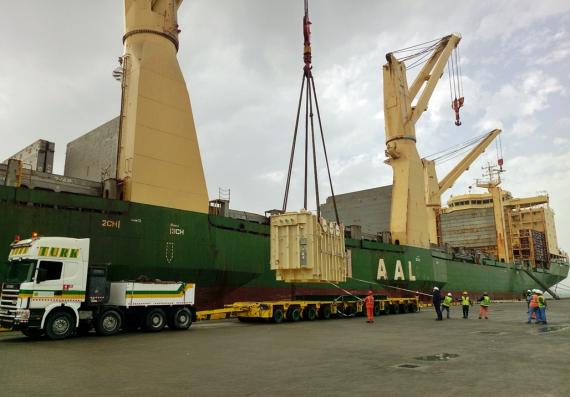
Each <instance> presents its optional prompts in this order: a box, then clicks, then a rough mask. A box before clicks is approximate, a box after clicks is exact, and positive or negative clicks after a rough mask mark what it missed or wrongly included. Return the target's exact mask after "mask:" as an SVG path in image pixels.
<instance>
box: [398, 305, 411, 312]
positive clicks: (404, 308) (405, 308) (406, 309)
mask: <svg viewBox="0 0 570 397" xmlns="http://www.w3.org/2000/svg"><path fill="white" fill-rule="evenodd" d="M400 312H402V313H409V312H410V306H408V305H407V304H406V303H403V304H402V305H400Z"/></svg>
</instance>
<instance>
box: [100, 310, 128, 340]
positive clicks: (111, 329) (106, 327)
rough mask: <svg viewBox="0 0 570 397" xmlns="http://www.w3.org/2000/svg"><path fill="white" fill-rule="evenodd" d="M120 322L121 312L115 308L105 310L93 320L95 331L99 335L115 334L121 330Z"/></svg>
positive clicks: (121, 320)
mask: <svg viewBox="0 0 570 397" xmlns="http://www.w3.org/2000/svg"><path fill="white" fill-rule="evenodd" d="M122 324H123V318H122V317H121V313H119V312H118V311H117V310H115V309H109V310H105V311H104V312H103V313H101V314H100V315H98V316H97V319H96V320H95V332H97V335H101V336H110V335H115V334H117V333H119V331H120V330H121V325H122Z"/></svg>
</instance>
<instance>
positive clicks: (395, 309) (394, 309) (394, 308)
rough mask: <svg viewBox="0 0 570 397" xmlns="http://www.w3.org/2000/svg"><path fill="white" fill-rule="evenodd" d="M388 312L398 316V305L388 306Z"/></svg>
mask: <svg viewBox="0 0 570 397" xmlns="http://www.w3.org/2000/svg"><path fill="white" fill-rule="evenodd" d="M390 311H391V312H392V314H400V305H399V304H398V303H394V304H393V305H391V306H390Z"/></svg>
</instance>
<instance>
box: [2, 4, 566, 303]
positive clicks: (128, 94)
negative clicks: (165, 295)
mask: <svg viewBox="0 0 570 397" xmlns="http://www.w3.org/2000/svg"><path fill="white" fill-rule="evenodd" d="M180 4H181V1H179V0H178V1H174V0H157V1H153V2H148V1H139V0H126V1H125V21H126V30H125V35H124V37H123V41H124V44H125V55H124V56H123V57H122V58H121V67H120V68H119V69H118V70H117V73H116V75H117V77H118V78H119V79H120V81H121V87H122V93H121V94H122V101H121V109H120V116H119V118H118V119H116V120H115V121H114V122H111V124H113V123H114V124H113V125H116V141H115V145H114V149H113V148H112V149H109V148H108V147H106V148H105V150H106V158H108V159H109V164H108V166H110V167H108V166H105V167H103V166H102V165H101V164H100V162H101V161H102V160H101V158H97V159H96V162H97V165H98V167H99V168H100V169H103V168H104V169H105V171H106V177H105V178H103V177H100V179H99V180H98V181H97V180H89V178H87V177H85V176H84V175H81V173H82V172H83V173H85V172H87V173H88V172H89V171H85V170H88V169H89V167H86V162H91V163H90V164H93V161H94V160H93V159H90V158H88V157H90V156H91V157H92V156H93V154H94V153H95V154H97V147H96V145H95V144H94V143H93V142H91V143H89V146H88V148H87V149H86V150H85V151H84V152H83V155H79V156H76V158H75V159H76V160H77V161H78V163H77V164H75V166H74V167H75V168H76V170H78V171H77V173H75V174H74V173H73V170H71V169H70V172H69V173H68V172H67V168H68V166H67V161H66V175H54V174H52V173H49V172H46V170H48V169H49V167H47V166H46V165H45V164H43V165H42V167H43V168H39V166H38V167H37V168H34V167H33V166H32V167H29V166H28V164H27V163H26V161H25V160H24V159H22V158H11V159H9V160H8V161H7V163H6V164H1V165H0V258H7V257H8V252H9V249H10V243H11V242H12V241H13V240H14V238H15V236H16V235H18V236H20V237H22V238H27V237H28V236H31V235H32V233H39V234H41V235H43V236H62V237H75V238H86V237H89V238H90V239H91V249H90V256H91V258H90V261H91V262H92V263H97V264H107V265H109V269H110V277H111V279H112V280H125V279H136V278H140V277H150V278H153V279H162V280H185V281H192V282H194V283H196V284H197V290H196V304H197V306H198V307H200V308H213V307H220V306H221V305H223V304H226V303H231V302H234V301H244V300H253V301H259V300H276V299H296V298H300V297H303V298H306V297H323V296H326V297H337V296H341V295H346V294H354V295H363V294H365V293H366V291H368V290H369V289H372V290H374V291H375V293H376V294H379V295H404V296H406V295H409V294H412V295H414V294H416V293H418V292H420V293H427V294H429V292H430V291H431V290H432V288H433V287H434V286H438V287H440V288H441V289H443V290H445V291H451V292H456V291H463V290H468V291H470V292H471V293H473V294H477V293H481V292H483V291H487V292H489V293H490V294H492V296H493V298H495V299H501V298H513V297H519V296H520V295H521V294H522V293H523V292H524V291H526V290H527V289H530V288H543V289H546V288H548V287H550V286H552V285H554V284H556V283H557V282H559V281H561V280H563V279H564V278H566V277H567V275H568V260H567V258H566V257H565V256H564V255H560V256H557V257H553V256H551V257H548V258H546V260H545V261H543V262H542V263H541V264H540V266H537V265H536V264H533V263H530V262H528V261H524V260H522V259H521V258H518V259H517V260H515V258H514V257H513V256H512V255H507V256H506V258H507V259H508V260H505V256H504V255H505V254H504V252H503V254H501V252H498V253H496V255H493V254H487V255H473V256H468V255H467V256H466V255H462V254H460V253H458V251H457V250H453V249H450V247H448V246H445V245H443V244H442V242H441V241H438V240H437V239H438V236H437V234H438V232H437V230H438V229H437V222H436V223H434V224H435V228H434V230H435V231H434V232H433V234H434V235H435V236H433V238H434V239H435V240H436V241H432V238H431V237H432V230H431V229H430V228H429V226H428V223H429V221H430V219H431V218H430V216H429V215H426V214H429V211H430V210H428V208H431V207H430V203H429V201H428V204H426V202H425V196H424V188H425V186H426V183H427V182H425V181H424V180H423V176H422V175H423V171H421V167H422V165H421V161H420V159H419V157H417V152H414V151H415V137H414V138H413V139H411V138H410V137H411V136H412V135H413V136H415V132H413V131H412V132H413V134H412V135H410V134H411V133H410V132H409V131H408V132H405V133H401V132H398V131H397V130H398V128H397V124H398V122H399V121H398V120H396V119H395V118H393V117H387V153H389V156H390V161H389V162H390V165H391V166H392V167H393V168H394V175H395V177H394V185H393V187H392V198H391V200H392V205H391V213H390V215H389V216H390V217H391V219H390V222H389V225H390V230H389V231H387V232H385V233H383V234H382V233H381V234H380V235H376V236H373V237H370V236H366V235H363V234H362V233H359V231H358V227H357V226H358V225H351V227H348V228H347V232H346V239H345V247H346V250H347V261H346V266H347V269H348V275H349V277H348V278H347V280H346V281H345V282H342V283H332V282H326V280H324V281H323V282H320V283H287V282H284V281H277V280H276V276H275V271H273V270H270V263H269V262H270V238H269V237H270V226H269V223H270V214H265V215H254V214H247V213H241V212H236V211H232V210H231V209H229V207H228V201H227V200H224V199H223V198H218V199H216V200H212V201H209V200H208V194H207V191H206V187H205V181H204V174H203V170H202V163H201V158H200V152H199V148H198V142H197V139H196V130H195V127H194V121H193V116H192V110H191V106H190V100H189V97H188V93H187V89H186V85H185V83H184V79H183V77H182V74H181V72H180V68H179V66H178V62H177V59H176V52H177V50H178V45H179V42H178V34H179V32H180V31H179V29H178V23H177V10H178V7H179V6H180ZM457 42H458V38H457V37H456V36H446V37H445V38H443V39H442V40H441V41H439V42H438V43H437V46H434V47H433V51H434V54H433V56H432V58H431V59H432V60H433V62H431V61H429V60H428V63H429V64H432V65H431V66H432V67H435V68H436V69H434V70H429V71H426V73H428V76H427V77H429V75H431V74H433V75H437V74H438V73H439V74H441V73H440V72H441V70H438V69H437V68H440V69H441V68H443V67H444V66H445V63H446V62H445V60H446V57H449V56H450V51H451V50H452V49H453V48H454V47H455V46H456V45H457ZM388 55H390V54H388ZM387 59H388V64H387V65H386V66H385V71H384V72H385V75H384V85H385V97H386V96H389V95H391V93H390V87H392V88H393V87H395V85H394V84H395V83H397V81H394V78H395V77H394V76H395V75H397V73H395V72H394V70H396V69H395V68H399V69H398V70H402V61H400V60H397V59H396V58H395V57H392V58H390V56H387ZM404 70H405V69H404ZM396 77H398V76H396ZM403 77H404V78H405V75H404V76H403ZM398 78H400V79H401V78H402V76H401V75H400V76H399V77H398ZM422 78H423V79H424V81H428V80H429V78H426V76H423V77H420V79H422ZM390 79H392V80H390ZM428 83H429V81H428ZM434 84H436V82H435V83H434ZM406 86H407V83H406ZM412 88H413V85H412ZM429 90H430V91H431V92H433V87H431V88H429ZM428 99H429V98H428ZM404 105H406V104H404ZM409 105H411V104H410V103H408V104H407V106H409ZM391 111H392V110H390V109H387V110H386V109H385V112H388V113H387V114H388V116H390V112H391ZM422 111H423V110H422ZM417 118H419V115H417V116H414V119H415V120H417ZM390 123H392V124H390ZM400 124H401V123H400ZM389 131H391V132H390V133H391V135H390V134H389ZM88 135H89V134H88ZM111 135H112V134H111ZM89 139H92V137H91V138H89ZM95 141H97V142H99V143H101V142H102V140H101V139H100V137H99V139H95ZM111 141H113V139H111ZM80 143H81V142H79V143H78V145H77V146H81V145H80ZM396 143H398V145H396ZM111 146H113V145H111ZM36 147H43V148H45V147H46V145H36ZM47 147H48V148H49V147H50V145H47ZM48 151H49V150H48ZM86 153H89V156H87V155H85V154H86ZM48 154H49V153H48ZM414 156H415V157H414ZM46 157H50V156H46V153H43V157H42V159H45V158H46ZM69 157H70V146H68V159H67V160H68V161H69V160H70V158H69ZM416 157H417V158H416ZM410 158H411V159H412V161H409V159H410ZM406 159H407V160H406ZM404 160H405V161H404ZM44 163H45V161H44ZM402 167H403V168H405V169H407V170H408V171H409V173H408V174H409V175H410V178H412V177H413V178H415V179H413V180H407V181H404V180H402V179H401V178H399V177H398V175H399V171H401V170H402V169H403V168H402ZM418 167H420V168H418ZM70 168H73V167H71V166H70ZM102 174H103V173H101V175H102ZM81 176H83V177H81ZM490 189H491V187H490ZM491 190H492V189H491ZM403 191H407V192H408V193H409V194H408V196H407V198H406V199H404V200H403V199H402V192H403ZM406 194H407V193H406ZM499 194H500V193H499ZM420 196H421V198H420ZM493 197H495V196H493ZM413 200H419V201H417V202H414V201H413ZM420 201H421V203H420ZM394 203H398V205H395V204H394ZM399 206H400V207H399ZM418 208H420V210H421V211H420V212H418ZM422 211H423V212H422ZM437 211H440V210H439V208H438V209H437ZM402 214H403V215H402ZM402 216H403V218H404V219H403V221H402ZM428 218H430V219H428ZM435 218H437V219H439V218H438V215H437V214H436V215H435ZM434 222H435V220H434ZM418 225H419V226H418ZM402 227H403V228H402ZM499 237H500V238H499V239H504V236H499ZM507 248H508V247H507ZM508 249H510V248H508ZM3 263H4V262H3ZM17 273H18V272H17V269H16V270H15V269H10V268H9V267H8V266H7V265H6V264H5V263H4V264H3V265H2V266H0V278H1V279H11V280H13V281H18V280H17V278H18V274H17Z"/></svg>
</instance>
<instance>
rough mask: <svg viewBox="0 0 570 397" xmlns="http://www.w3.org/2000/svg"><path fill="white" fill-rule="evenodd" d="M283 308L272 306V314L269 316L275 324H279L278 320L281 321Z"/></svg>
mask: <svg viewBox="0 0 570 397" xmlns="http://www.w3.org/2000/svg"><path fill="white" fill-rule="evenodd" d="M283 317H284V314H283V309H281V308H280V307H274V308H273V316H271V321H273V322H274V323H275V324H279V323H280V322H282V321H283Z"/></svg>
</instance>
